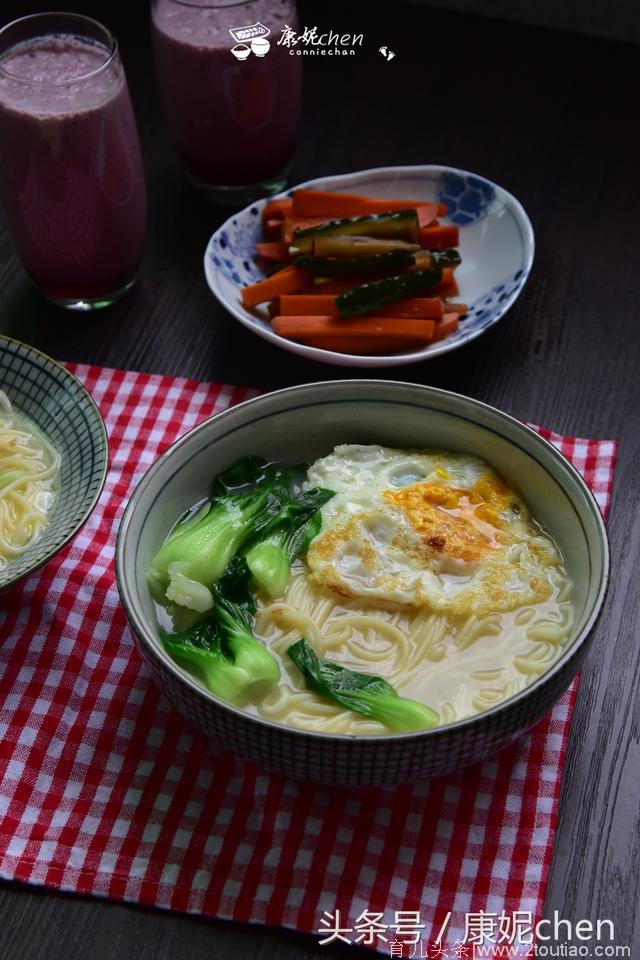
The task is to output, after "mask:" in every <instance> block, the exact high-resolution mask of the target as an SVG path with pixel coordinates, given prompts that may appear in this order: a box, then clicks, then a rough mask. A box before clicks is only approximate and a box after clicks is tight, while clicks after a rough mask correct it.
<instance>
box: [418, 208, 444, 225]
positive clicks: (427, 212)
mask: <svg viewBox="0 0 640 960" xmlns="http://www.w3.org/2000/svg"><path fill="white" fill-rule="evenodd" d="M442 207H443V204H441V203H425V204H422V205H421V206H419V207H416V210H417V211H418V226H419V227H437V226H438V221H437V220H436V217H438V216H441V217H442V216H444V213H446V212H447V208H446V207H444V213H440V209H441V208H442Z"/></svg>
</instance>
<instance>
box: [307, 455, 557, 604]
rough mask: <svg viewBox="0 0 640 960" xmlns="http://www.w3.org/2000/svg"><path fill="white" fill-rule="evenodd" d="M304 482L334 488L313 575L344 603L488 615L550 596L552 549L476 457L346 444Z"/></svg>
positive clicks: (312, 560) (312, 558)
mask: <svg viewBox="0 0 640 960" xmlns="http://www.w3.org/2000/svg"><path fill="white" fill-rule="evenodd" d="M307 485H308V486H309V487H312V486H316V485H318V486H323V487H328V488H329V489H331V490H334V491H335V496H334V497H333V498H332V499H331V500H329V501H328V502H327V503H326V504H325V505H324V506H323V508H322V521H323V522H322V528H321V531H320V533H319V534H318V536H316V537H315V539H314V540H313V541H312V542H311V544H310V546H309V550H308V553H307V564H308V567H309V571H310V572H309V579H310V580H311V581H312V582H314V583H317V584H319V585H322V586H324V587H328V588H329V589H330V590H332V591H334V592H335V593H337V594H338V595H339V596H341V597H347V598H349V597H368V598H371V599H372V600H373V599H377V600H380V601H388V602H392V603H397V604H407V605H411V606H413V607H429V608H431V609H432V610H434V611H438V612H443V613H450V614H454V615H458V614H460V615H476V616H482V615H484V614H486V613H492V612H495V613H498V612H503V611H507V610H515V609H517V608H518V607H520V606H523V605H525V604H530V603H540V602H543V601H545V600H547V599H548V598H549V597H550V595H551V593H552V583H551V580H550V571H551V570H552V568H553V567H559V566H560V565H561V563H562V560H561V557H560V554H559V552H558V550H557V548H556V546H555V544H554V543H553V541H552V539H551V538H550V537H549V536H547V535H546V534H545V533H544V532H543V531H542V530H541V529H540V528H539V527H538V526H537V525H536V524H535V523H534V521H533V520H532V518H531V516H530V513H529V511H528V509H527V507H526V505H525V503H524V502H523V501H522V499H521V498H520V497H519V496H518V494H517V493H516V492H515V491H514V490H513V489H511V487H509V486H508V485H507V484H506V483H505V481H504V480H503V479H502V478H501V477H500V476H499V475H498V474H497V473H496V472H495V470H493V469H492V468H491V467H490V466H489V465H488V464H487V463H485V462H484V461H483V460H481V459H479V458H478V457H473V456H470V455H467V454H454V453H440V452H428V451H406V450H395V449H392V448H390V447H381V446H377V445H358V444H344V445H341V446H338V447H336V448H335V450H334V451H333V453H331V454H330V455H329V456H326V457H323V458H321V459H320V460H317V461H316V462H315V463H314V464H313V465H312V466H311V467H310V469H309V472H308V480H307Z"/></svg>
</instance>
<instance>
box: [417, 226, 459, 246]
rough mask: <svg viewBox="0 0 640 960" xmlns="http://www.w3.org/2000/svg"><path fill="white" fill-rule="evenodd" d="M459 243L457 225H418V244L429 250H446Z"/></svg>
mask: <svg viewBox="0 0 640 960" xmlns="http://www.w3.org/2000/svg"><path fill="white" fill-rule="evenodd" d="M459 243H460V231H459V230H458V228H457V227H452V226H447V227H443V226H438V227H420V246H421V247H427V249H429V250H446V249H447V248H448V247H457V246H458V244H459Z"/></svg>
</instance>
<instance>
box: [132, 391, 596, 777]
mask: <svg viewBox="0 0 640 960" xmlns="http://www.w3.org/2000/svg"><path fill="white" fill-rule="evenodd" d="M247 457H250V458H252V459H254V460H255V459H256V458H257V459H258V462H259V463H267V464H269V465H270V466H268V467H265V468H264V469H265V470H266V471H267V472H268V470H270V469H275V468H278V469H279V467H278V465H281V464H284V465H289V466H292V465H296V464H300V463H301V461H303V462H304V464H305V467H304V472H303V474H302V479H301V480H298V488H297V489H298V490H299V491H301V493H300V492H297V493H296V494H295V496H302V495H304V493H305V491H307V493H308V494H309V495H310V496H311V495H313V493H314V492H315V491H318V490H322V489H324V490H327V491H329V492H328V493H327V496H328V497H329V498H328V499H327V501H326V502H324V504H323V505H322V507H321V511H320V512H321V526H320V528H319V529H316V530H315V531H314V535H313V537H312V539H311V541H310V543H307V544H306V546H305V550H304V552H302V553H301V554H300V555H299V556H297V559H295V560H293V561H292V566H291V571H290V575H289V577H288V580H287V582H286V585H285V586H284V587H283V588H282V589H281V590H279V591H277V592H276V594H275V595H267V594H266V593H265V592H264V591H263V590H261V589H259V586H260V582H259V580H257V579H256V578H255V577H254V579H253V580H252V581H251V584H252V590H253V596H254V607H255V612H254V616H253V620H252V626H251V629H252V631H253V635H254V638H255V640H256V641H257V642H258V643H259V644H261V645H262V646H263V647H264V648H266V650H267V651H268V652H269V653H270V655H271V657H272V659H273V660H274V661H275V663H276V676H277V677H278V680H277V682H275V683H273V682H271V685H270V686H269V687H268V688H265V687H264V686H261V687H260V688H258V686H256V687H255V691H258V689H259V693H258V692H255V693H252V694H251V695H248V696H247V698H245V700H243V701H242V702H240V701H237V702H236V701H234V700H233V698H232V697H231V698H230V697H228V696H227V695H226V694H225V693H223V694H219V693H217V692H215V691H216V689H217V688H216V687H215V684H214V686H213V687H212V686H211V685H207V683H206V682H203V678H202V676H201V675H200V674H199V673H198V670H195V669H192V668H191V665H190V663H188V662H187V660H186V659H181V654H180V650H178V653H177V654H176V653H175V650H176V649H177V646H176V644H175V643H174V644H173V646H172V645H171V642H167V641H175V640H176V639H180V638H181V637H183V636H187V634H188V633H189V631H191V630H193V629H196V630H197V629H200V628H201V627H202V625H203V624H206V623H208V622H209V621H208V620H207V617H210V616H213V615H212V614H210V613H200V614H198V615H197V616H195V617H194V619H195V620H196V626H195V627H189V628H188V630H187V633H186V634H181V633H179V632H177V633H174V632H172V631H180V630H181V629H182V627H181V626H180V624H179V623H178V621H177V620H175V619H174V620H172V617H173V616H174V614H176V611H177V614H176V616H177V617H178V618H179V617H180V616H181V615H182V613H183V612H184V611H183V609H182V606H179V607H178V606H177V605H185V604H186V605H188V604H189V603H190V602H191V601H190V600H188V601H185V600H184V597H183V596H182V595H180V594H179V592H178V593H176V591H175V589H174V588H175V583H174V582H173V581H170V587H167V593H166V597H169V596H170V595H171V597H172V600H173V599H175V597H176V596H178V599H176V600H175V603H173V602H172V603H168V602H167V600H166V597H164V596H161V597H160V599H159V596H158V594H157V592H156V588H157V583H155V581H154V580H153V576H156V575H157V569H156V568H158V569H159V567H158V564H159V558H162V556H163V551H164V552H165V553H166V551H167V550H169V554H170V553H171V551H172V550H173V551H174V552H175V550H176V549H178V548H176V547H175V544H176V543H178V542H180V536H176V531H177V532H178V534H180V533H181V531H183V532H184V531H186V535H188V527H189V525H190V524H192V523H196V522H197V521H198V517H199V516H201V515H202V514H198V510H202V504H203V502H205V500H206V498H207V497H208V496H210V489H211V483H212V480H213V477H214V476H215V475H219V476H222V477H224V476H225V471H226V470H227V468H231V467H232V466H233V468H234V470H235V469H237V464H238V463H242V462H243V458H247ZM260 458H262V459H260ZM234 465H235V466H234ZM273 465H275V467H274V466H273ZM260 469H263V468H262V467H261V468H260ZM229 475H230V474H229ZM207 509H208V508H205V510H204V516H205V518H206V516H207V512H206V511H207ZM190 511H191V512H190ZM194 511H195V512H194ZM178 518H181V519H180V523H185V526H184V528H183V527H180V523H178V524H177V525H176V521H177V520H178ZM185 518H186V522H185ZM172 544H173V546H172ZM242 552H243V551H242V550H240V553H242ZM244 553H245V554H246V556H247V557H249V560H251V550H249V551H248V552H247V550H245V551H244ZM234 562H237V558H236V561H234ZM225 563H226V561H225ZM178 567H179V568H180V569H179V570H178V568H177V567H175V565H174V567H172V566H171V565H169V567H168V569H169V572H170V574H171V576H173V573H172V572H171V571H172V570H174V572H175V571H177V572H175V575H176V577H180V578H181V579H182V578H183V576H184V575H186V576H187V581H186V582H189V583H190V581H189V580H188V578H189V577H191V576H192V575H193V576H195V574H192V573H191V572H190V570H189V569H188V568H186V567H184V566H182V565H180V564H178ZM608 567H609V554H608V544H607V537H606V532H605V528H604V523H603V520H602V517H601V514H600V511H599V509H598V507H597V504H596V502H595V500H594V498H593V496H592V494H591V492H590V491H589V489H588V487H587V486H586V484H585V482H584V480H583V479H582V478H581V477H580V475H579V474H578V473H577V472H576V470H575V469H574V468H573V467H572V466H571V464H569V462H568V461H567V460H566V459H565V458H564V457H563V456H562V455H561V454H560V453H559V452H558V450H557V449H556V448H555V447H553V446H552V445H551V444H550V443H548V442H547V441H546V440H544V439H543V438H541V437H540V436H539V435H538V434H536V433H535V432H534V431H532V430H530V429H529V428H528V427H526V426H524V425H523V424H522V423H520V422H519V421H516V420H514V419H513V418H511V417H509V416H508V415H506V414H504V413H502V412H500V411H498V410H496V409H494V408H492V407H489V406H487V405H485V404H482V403H480V402H478V401H475V400H471V399H469V398H466V397H463V396H460V395H457V394H454V393H449V392H446V391H442V390H438V389H435V388H431V387H425V386H421V385H417V384H407V383H395V382H380V381H374V380H357V381H335V382H329V383H317V384H308V385H303V386H298V387H291V388H287V389H285V390H280V391H277V392H275V393H271V394H268V395H265V396H261V397H258V398H256V399H253V400H249V401H246V402H245V403H242V404H239V405H238V406H236V407H233V408H231V409H229V410H227V411H224V412H223V413H221V414H218V415H216V416H215V417H213V418H211V419H210V420H208V421H206V422H205V423H203V424H201V425H200V426H198V427H196V428H195V429H194V430H192V431H190V432H189V433H188V434H186V435H185V436H184V437H183V438H182V439H181V440H179V441H178V442H177V443H176V444H175V445H174V446H173V447H172V448H171V449H170V450H169V451H167V453H165V454H164V455H163V456H162V457H161V458H160V459H159V460H158V461H157V462H156V464H154V465H153V466H152V467H151V469H150V470H149V471H148V473H147V474H146V475H145V477H144V478H143V479H142V481H141V482H140V484H139V485H138V487H137V488H136V490H135V491H134V494H133V496H132V498H131V500H130V501H129V504H128V505H127V508H126V511H125V514H124V516H123V520H122V523H121V527H120V531H119V534H118V544H117V548H116V571H117V578H118V587H119V591H120V595H121V599H122V601H123V604H124V607H125V610H126V613H127V616H128V619H129V622H130V623H131V626H132V628H133V630H134V633H135V635H136V638H137V642H138V645H139V648H140V651H141V653H142V656H143V657H144V659H145V660H146V662H147V664H148V666H149V668H150V670H151V673H152V675H153V677H154V679H155V681H156V683H157V684H158V686H159V687H160V689H161V690H162V691H163V692H164V693H165V694H166V696H167V697H168V698H169V699H170V700H171V701H172V702H173V704H174V705H175V706H176V707H177V708H178V709H179V710H180V711H181V712H182V713H183V714H184V715H185V716H186V717H187V718H189V719H190V720H191V721H192V722H193V723H194V724H195V725H196V726H197V727H199V728H200V729H201V730H202V731H204V732H205V733H206V734H207V735H209V736H210V737H212V738H214V739H216V740H218V741H219V742H221V743H223V744H224V745H225V746H227V747H229V748H230V749H232V750H234V751H235V752H236V753H238V754H239V755H241V756H243V757H246V758H248V759H250V760H252V761H253V762H255V763H258V764H259V765H261V766H263V767H265V768H267V769H271V770H277V771H280V772H283V773H285V774H286V775H288V776H292V777H294V778H298V779H310V780H314V781H317V782H321V783H332V784H344V785H364V784H375V783H378V784H382V783H384V784H391V783H401V782H408V781H415V780H417V779H420V778H423V777H428V776H436V775H441V774H444V773H447V772H449V771H451V770H454V769H458V768H461V767H464V766H465V765H468V764H470V763H473V762H475V761H478V760H482V759H483V758H485V757H487V756H489V755H491V754H492V753H494V752H495V751H497V750H498V749H500V748H502V747H504V746H507V745H508V744H509V743H511V742H512V741H513V740H515V739H516V738H518V737H520V736H522V735H523V734H524V733H525V732H526V731H527V730H529V729H530V728H531V727H532V726H533V725H534V724H535V723H537V722H538V721H539V720H540V719H542V717H543V716H544V715H545V713H547V712H548V710H549V709H550V708H551V707H552V706H553V705H554V703H555V702H556V701H557V700H558V699H559V698H560V696H561V695H562V693H563V692H564V691H565V690H566V688H567V687H568V686H569V684H570V682H571V680H572V679H573V677H574V676H575V674H576V673H577V671H578V670H579V668H580V664H581V662H582V659H583V657H584V655H585V653H586V651H587V649H588V646H589V639H590V637H591V636H592V634H593V628H594V625H595V623H596V620H597V617H598V614H599V612H600V609H601V607H602V604H603V602H604V597H605V593H606V586H607V580H608ZM230 569H231V566H229V567H228V568H227V570H230ZM251 570H252V571H253V572H254V573H255V570H254V567H251ZM150 571H151V573H153V576H151V574H150ZM256 576H257V574H256ZM176 582H177V581H176ZM154 583H155V586H154ZM223 583H224V577H223V578H222V579H220V580H219V581H218V586H216V585H215V584H214V585H213V586H212V587H211V589H212V590H213V594H215V596H216V597H217V598H218V599H217V600H216V601H215V603H216V604H219V603H220V599H219V597H220V596H221V593H220V590H222V587H221V586H220V585H221V584H223ZM150 584H151V586H150ZM256 584H258V586H256ZM165 586H166V583H165V584H163V586H162V590H164V587H165ZM172 589H173V590H174V592H173V594H171V590H172ZM209 607H210V604H209V605H207V604H206V603H205V605H204V606H203V607H202V608H201V609H202V610H209ZM218 609H219V607H218V606H215V607H214V610H218ZM203 617H204V619H202V618H203ZM302 641H304V644H303V646H305V647H307V651H308V650H309V648H310V649H311V653H310V655H311V657H315V658H317V662H316V664H315V667H314V666H313V664H312V666H311V667H309V666H308V664H307V666H304V665H301V661H300V659H299V655H300V649H299V648H300V646H301V642H302ZM198 642H200V641H198ZM294 654H296V657H294ZM192 659H193V658H192ZM195 659H197V657H196V658H195ZM318 663H320V664H323V665H325V666H327V665H328V670H329V673H328V674H327V676H329V675H330V676H331V677H333V680H332V681H331V682H333V683H334V684H335V689H334V691H333V693H335V690H338V693H337V694H335V696H333V694H332V691H330V690H328V689H327V688H322V687H320V686H318V685H317V682H316V685H315V686H314V683H313V682H311V681H310V679H309V678H310V677H312V679H313V677H314V676H315V677H316V680H317V676H319V674H317V673H316V674H313V670H314V669H316V668H317V664H318ZM356 672H359V676H360V678H362V675H363V674H364V675H367V676H368V677H369V679H371V677H375V678H381V679H382V680H383V681H384V683H385V685H387V687H388V685H389V684H390V685H391V687H392V688H393V689H392V690H391V693H393V694H394V695H397V696H396V699H395V701H393V703H395V704H399V703H400V701H401V702H402V704H408V705H409V706H411V705H413V707H416V710H417V715H418V722H416V721H415V714H416V711H413V712H412V710H413V708H412V709H410V710H409V714H411V717H410V719H409V721H407V722H405V720H402V722H401V723H399V724H398V723H396V722H395V720H393V722H392V721H390V720H389V719H388V716H387V717H386V718H385V716H383V715H382V713H380V712H379V713H378V714H375V713H371V712H370V711H369V707H367V709H366V710H362V708H361V706H360V707H359V706H349V705H348V706H347V707H345V702H348V703H351V704H353V703H355V702H356V700H357V698H356V700H354V699H352V700H351V701H348V697H349V694H347V700H345V696H344V695H343V694H342V693H340V684H341V683H342V681H343V680H344V677H345V676H347V674H349V678H350V677H351V675H352V674H354V673H356ZM336 676H338V677H339V679H338V680H337V681H336V679H335V677H336ZM340 678H342V679H340ZM349 682H351V680H350V679H349ZM341 697H342V699H341ZM361 699H362V698H361ZM365 699H366V698H365ZM368 702H369V703H371V702H373V700H369V701H368ZM386 702H387V703H388V700H387V701H386ZM416 705H417V706H416ZM367 711H369V712H367ZM430 718H432V719H430ZM403 724H404V725H403ZM412 724H413V725H412Z"/></svg>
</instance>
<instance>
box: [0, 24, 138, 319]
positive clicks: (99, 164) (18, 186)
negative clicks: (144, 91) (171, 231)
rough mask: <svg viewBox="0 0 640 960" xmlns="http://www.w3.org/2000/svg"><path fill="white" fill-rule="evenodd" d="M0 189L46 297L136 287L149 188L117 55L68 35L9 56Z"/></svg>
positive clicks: (88, 296)
mask: <svg viewBox="0 0 640 960" xmlns="http://www.w3.org/2000/svg"><path fill="white" fill-rule="evenodd" d="M0 190H1V191H2V200H3V204H4V209H5V212H6V215H7V219H8V222H9V226H10V229H11V231H12V234H13V238H14V241H15V244H16V247H17V249H18V253H19V255H20V257H21V259H22V262H23V264H24V266H25V268H26V270H27V272H28V273H29V274H30V276H31V277H32V279H33V280H34V281H35V283H36V284H37V285H38V287H39V288H40V289H41V290H42V291H43V292H44V293H46V294H47V295H48V296H50V297H53V298H56V299H61V300H67V299H68V300H74V299H77V300H92V299H93V300H96V299H100V298H101V297H108V295H109V294H111V293H114V292H116V291H118V290H121V289H122V288H123V287H126V286H127V285H128V284H130V283H131V282H132V280H133V279H134V277H135V273H136V269H137V266H138V264H139V262H140V258H141V256H142V250H143V243H144V234H145V224H146V191H145V182H144V173H143V168H142V158H141V155H140V147H139V143H138V135H137V131H136V126H135V120H134V116H133V111H132V108H131V102H130V100H129V93H128V90H127V85H126V80H125V78H124V73H123V70H122V66H121V64H120V62H119V60H118V58H117V56H113V57H111V59H110V51H109V50H107V49H106V48H105V47H103V46H101V45H99V44H97V43H93V42H92V41H90V40H86V41H85V40H83V39H79V38H76V37H73V36H70V35H56V36H44V37H38V38H35V39H33V40H27V41H25V42H23V43H20V44H17V45H16V46H14V47H12V48H10V49H9V50H8V51H7V52H6V53H4V55H3V56H2V57H1V58H0Z"/></svg>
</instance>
